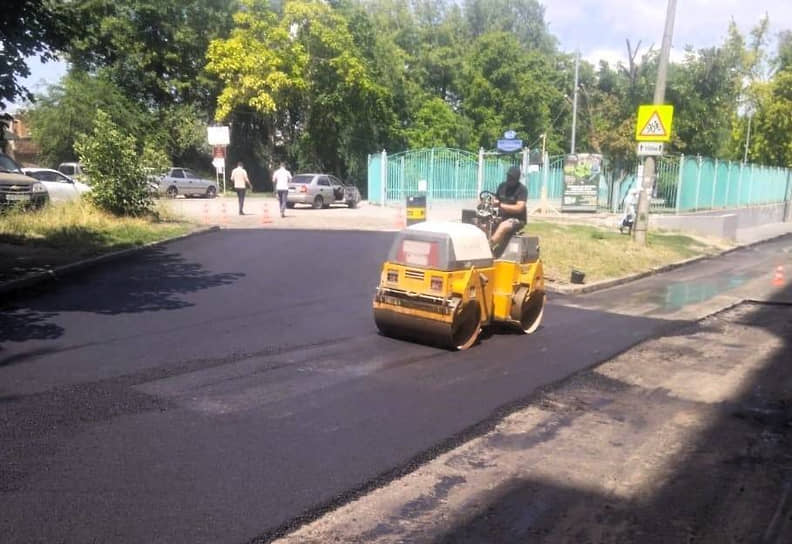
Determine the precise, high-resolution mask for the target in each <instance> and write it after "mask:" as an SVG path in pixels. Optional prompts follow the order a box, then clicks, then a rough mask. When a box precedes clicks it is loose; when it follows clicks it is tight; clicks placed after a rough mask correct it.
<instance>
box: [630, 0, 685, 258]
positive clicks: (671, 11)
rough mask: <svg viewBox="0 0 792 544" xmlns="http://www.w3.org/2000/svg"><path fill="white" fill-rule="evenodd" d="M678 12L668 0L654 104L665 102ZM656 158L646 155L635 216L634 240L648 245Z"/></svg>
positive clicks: (674, 4)
mask: <svg viewBox="0 0 792 544" xmlns="http://www.w3.org/2000/svg"><path fill="white" fill-rule="evenodd" d="M675 14H676V0H668V9H667V11H666V20H665V30H664V31H663V43H662V45H661V47H660V65H659V66H658V67H657V81H656V82H655V90H654V100H653V104H662V103H663V102H665V88H666V77H667V74H668V57H669V55H670V53H671V36H672V34H673V33H674V17H675ZM654 179H655V158H654V157H652V156H649V157H646V160H645V162H644V171H643V180H641V191H640V192H639V193H638V214H637V217H636V218H635V228H634V229H633V240H635V242H636V243H638V244H641V245H642V246H645V245H646V231H647V229H648V228H649V194H650V191H651V190H652V186H653V185H654Z"/></svg>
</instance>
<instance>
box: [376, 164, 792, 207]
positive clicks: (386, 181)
mask: <svg viewBox="0 0 792 544" xmlns="http://www.w3.org/2000/svg"><path fill="white" fill-rule="evenodd" d="M563 164H564V156H563V155H559V156H553V157H548V156H547V155H545V156H544V157H543V160H542V164H541V165H538V167H533V166H529V165H528V152H527V150H525V151H524V152H522V153H517V154H512V155H502V154H497V153H488V152H484V151H483V150H481V151H479V153H478V154H475V153H471V152H469V151H463V150H459V149H449V148H433V149H418V150H411V151H405V152H402V153H397V154H394V155H387V153H385V152H384V151H383V152H382V153H378V154H374V155H370V156H369V160H368V165H369V168H368V195H369V200H370V201H371V202H374V203H378V204H385V203H388V202H404V200H405V199H406V198H407V196H410V195H413V194H415V193H417V192H418V189H419V182H420V181H421V180H425V181H426V188H427V194H426V196H427V199H428V200H429V201H430V202H431V201H432V200H473V199H475V198H476V197H477V195H478V192H479V191H481V190H489V191H495V189H496V188H497V187H498V184H499V183H500V182H502V181H504V180H505V179H506V172H507V171H508V169H509V168H510V167H511V166H515V165H517V166H520V167H521V168H522V171H523V173H524V179H523V182H524V183H525V184H526V187H527V189H528V198H529V199H530V200H538V199H540V198H541V196H542V188H545V189H546V197H547V199H548V200H549V201H560V199H561V197H562V194H563V188H564V173H563ZM656 165H657V166H656V167H657V170H656V181H655V183H654V186H653V188H652V198H651V201H650V207H651V210H652V211H653V212H655V213H680V212H690V211H698V210H710V209H722V208H739V207H746V206H753V205H760V204H775V203H783V202H785V201H787V200H788V199H789V198H790V196H789V193H790V189H792V187H790V183H791V181H790V170H789V169H785V168H774V167H766V166H759V165H754V164H743V163H738V162H730V161H719V160H717V159H708V158H703V157H685V156H684V155H677V156H663V157H660V158H658V160H657V163H656ZM628 171H629V170H628ZM641 176H642V168H641V166H640V163H639V162H638V161H637V160H636V163H635V169H634V170H633V171H632V172H631V173H629V174H627V175H623V176H620V177H616V176H614V175H613V174H612V173H611V172H605V174H604V175H603V176H602V178H601V182H600V187H599V207H600V208H603V209H609V210H611V211H618V210H620V209H621V207H622V202H623V201H624V197H625V195H626V194H627V192H628V191H629V190H630V188H632V187H634V186H636V185H637V184H638V183H639V181H638V180H640V179H641Z"/></svg>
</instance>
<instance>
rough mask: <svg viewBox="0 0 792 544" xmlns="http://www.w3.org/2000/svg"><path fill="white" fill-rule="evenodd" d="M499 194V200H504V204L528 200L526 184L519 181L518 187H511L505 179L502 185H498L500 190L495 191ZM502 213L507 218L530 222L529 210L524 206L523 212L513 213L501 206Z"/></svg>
mask: <svg viewBox="0 0 792 544" xmlns="http://www.w3.org/2000/svg"><path fill="white" fill-rule="evenodd" d="M495 194H496V195H497V196H498V200H500V201H501V202H503V203H504V204H517V203H518V202H520V201H522V202H525V201H526V200H528V190H527V189H526V188H525V185H523V184H522V183H518V184H517V186H516V187H514V188H511V189H510V188H509V186H508V185H507V184H506V182H505V181H504V182H503V183H501V184H500V185H498V190H497V191H496V193H495ZM501 215H502V216H503V217H505V218H506V219H512V218H513V219H519V220H520V221H522V222H523V223H527V222H528V210H527V209H525V208H523V211H522V212H521V213H512V212H507V211H506V210H504V209H502V208H501Z"/></svg>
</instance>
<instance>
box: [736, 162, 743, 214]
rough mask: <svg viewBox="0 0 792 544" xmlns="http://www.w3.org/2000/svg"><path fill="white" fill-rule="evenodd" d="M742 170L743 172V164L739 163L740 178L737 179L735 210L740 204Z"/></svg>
mask: <svg viewBox="0 0 792 544" xmlns="http://www.w3.org/2000/svg"><path fill="white" fill-rule="evenodd" d="M743 170H745V163H744V162H741V163H740V176H739V177H738V178H737V206H736V207H737V208H739V207H740V204H741V203H742V178H743Z"/></svg>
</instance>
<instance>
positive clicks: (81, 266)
mask: <svg viewBox="0 0 792 544" xmlns="http://www.w3.org/2000/svg"><path fill="white" fill-rule="evenodd" d="M218 230H220V228H219V227H217V226H211V227H203V228H199V229H197V230H194V231H192V232H188V233H186V234H181V235H179V236H174V237H172V238H166V239H164V240H158V241H156V242H149V243H148V244H143V245H142V246H136V247H130V248H127V249H121V250H119V251H113V252H111V253H104V254H102V255H97V256H96V257H91V258H89V259H83V260H81V261H76V262H73V263H69V264H64V265H62V266H57V267H55V268H53V269H51V270H47V271H45V272H35V273H33V274H28V275H26V276H23V277H21V278H19V279H16V280H11V281H7V282H4V283H0V296H6V295H9V294H11V293H14V292H16V291H19V290H22V289H26V288H29V287H33V286H36V285H39V284H41V283H44V282H46V281H57V280H59V279H61V278H64V277H66V276H68V275H69V274H74V273H75V272H79V271H80V270H85V269H86V268H90V267H93V266H97V265H99V264H102V263H106V262H110V261H114V260H116V259H121V258H124V257H128V256H130V255H134V254H135V253H139V252H141V251H143V250H146V249H150V248H152V247H156V246H160V245H163V244H167V243H169V242H174V241H176V240H183V239H184V238H189V237H191V236H196V235H198V234H205V233H207V232H213V231H218Z"/></svg>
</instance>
